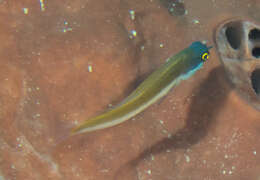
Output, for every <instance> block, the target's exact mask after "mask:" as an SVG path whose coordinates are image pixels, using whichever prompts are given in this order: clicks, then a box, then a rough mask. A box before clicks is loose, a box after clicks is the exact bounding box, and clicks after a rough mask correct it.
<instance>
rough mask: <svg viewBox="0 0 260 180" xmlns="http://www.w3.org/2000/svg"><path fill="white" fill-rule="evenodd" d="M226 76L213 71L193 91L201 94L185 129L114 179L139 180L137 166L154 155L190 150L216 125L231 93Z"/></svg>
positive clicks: (158, 143)
mask: <svg viewBox="0 0 260 180" xmlns="http://www.w3.org/2000/svg"><path fill="white" fill-rule="evenodd" d="M224 74H225V72H224V68H223V67H218V68H215V69H213V70H212V71H211V72H210V74H209V76H208V78H207V79H206V80H205V81H204V82H202V83H201V84H200V85H199V86H198V87H199V88H198V87H195V89H194V91H198V92H197V93H196V96H194V97H193V99H192V101H191V104H190V110H189V112H188V117H187V120H186V125H185V127H183V128H182V129H180V130H179V131H178V132H177V133H175V134H173V135H172V137H171V138H168V137H166V138H164V139H162V140H161V141H159V142H157V143H155V144H154V145H152V146H150V147H148V148H146V149H145V150H144V151H143V152H141V154H139V155H138V156H137V157H136V158H135V159H133V160H131V161H130V162H128V163H127V164H125V165H124V166H122V167H121V168H120V169H119V170H118V171H117V173H116V174H115V179H122V178H123V177H124V178H123V179H127V178H126V177H128V176H131V178H130V179H135V178H136V179H137V172H136V167H137V165H138V164H139V163H140V162H141V161H143V160H144V159H145V158H147V157H150V155H151V154H153V155H155V154H159V153H163V152H165V151H166V150H169V149H171V150H174V149H180V148H181V149H187V148H190V147H191V146H192V145H194V144H196V143H198V142H199V141H200V140H201V139H202V138H203V137H205V136H206V135H207V133H208V130H209V129H210V126H212V125H214V121H215V119H216V116H217V115H218V113H219V111H220V110H221V108H222V107H223V104H224V103H225V100H226V98H227V96H228V94H229V91H230V88H225V87H224V86H223V80H224V81H226V78H225V75H224ZM134 177H135V178H134Z"/></svg>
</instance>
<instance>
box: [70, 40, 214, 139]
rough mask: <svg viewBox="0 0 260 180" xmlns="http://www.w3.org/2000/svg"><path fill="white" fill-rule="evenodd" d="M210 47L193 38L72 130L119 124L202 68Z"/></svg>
mask: <svg viewBox="0 0 260 180" xmlns="http://www.w3.org/2000/svg"><path fill="white" fill-rule="evenodd" d="M210 48H211V47H207V46H206V45H205V44H203V43H201V42H199V41H196V42H193V43H192V44H191V45H190V46H189V47H188V48H186V49H184V50H182V51H180V52H179V53H178V54H176V55H174V56H171V57H170V58H168V59H167V60H166V62H165V63H164V64H162V65H161V66H160V67H159V68H158V69H157V70H155V71H154V72H153V73H152V74H151V75H150V76H149V77H147V79H145V80H144V81H143V82H142V83H141V84H140V85H139V86H138V87H137V88H136V89H135V90H134V91H133V92H132V93H131V94H130V95H129V96H128V97H126V99H124V100H123V101H122V102H121V103H119V104H118V105H117V106H115V107H114V108H113V109H111V110H109V111H107V112H105V113H103V114H100V115H98V116H96V117H93V118H90V119H87V120H86V121H84V122H83V123H82V124H80V125H79V126H77V127H75V128H74V129H72V131H71V134H72V135H74V134H79V133H84V132H90V131H94V130H98V129H104V128H108V127H111V126H115V125H117V124H119V123H122V122H124V121H126V120H128V119H130V118H132V117H133V116H135V115H137V114H138V113H140V112H142V111H143V110H145V109H146V108H147V107H148V106H150V105H151V104H153V103H155V102H156V101H157V100H158V99H160V98H162V97H163V96H165V95H166V94H167V93H168V92H169V91H170V89H171V88H172V87H174V86H176V85H177V84H178V83H179V82H180V81H182V80H185V79H188V78H189V77H191V76H192V75H193V74H194V73H195V72H196V71H197V70H199V69H200V68H201V67H202V65H203V63H204V62H205V61H206V60H207V59H208V58H209V49H210Z"/></svg>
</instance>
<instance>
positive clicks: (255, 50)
mask: <svg viewBox="0 0 260 180" xmlns="http://www.w3.org/2000/svg"><path fill="white" fill-rule="evenodd" d="M252 55H253V56H254V57H256V58H260V47H254V48H253V50H252Z"/></svg>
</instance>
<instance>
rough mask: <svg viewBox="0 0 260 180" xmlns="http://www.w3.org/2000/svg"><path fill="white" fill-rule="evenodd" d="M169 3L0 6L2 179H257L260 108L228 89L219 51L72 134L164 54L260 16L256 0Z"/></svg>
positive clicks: (78, 1) (27, 0) (29, 1)
mask: <svg viewBox="0 0 260 180" xmlns="http://www.w3.org/2000/svg"><path fill="white" fill-rule="evenodd" d="M169 2H170V1H167V2H162V1H158V0H144V1H137V0H133V1H126V0H121V1H119V0H110V1H94V0H88V1H86V0H74V1H68V0H65V1H44V0H39V1H33V0H23V1H16V0H9V1H7V0H0V13H1V16H0V27H1V28H0V40H1V41H0V42H1V43H0V72H1V73H0V84H1V87H0V179H1V180H2V179H6V180H14V179H16V180H24V179H27V180H30V179H32V180H34V179H37V180H45V179H50V180H52V179H55V180H57V179H62V180H64V179H68V180H72V179H73V180H74V179H75V180H76V179H80V180H82V179H86V180H103V179H104V180H110V179H111V180H112V179H113V180H114V179H120V180H122V179H125V180H135V179H136V180H138V179H139V180H141V179H142V180H148V179H161V180H167V179H174V180H175V179H176V180H189V179H192V180H197V179H198V180H201V179H203V180H210V179H212V180H217V179H221V180H226V179H228V180H237V179H256V180H257V179H259V178H260V174H259V172H260V165H259V163H260V156H259V154H260V141H259V139H260V133H259V130H260V113H259V112H258V111H256V110H255V109H253V108H252V107H251V106H250V105H248V104H247V103H245V102H244V101H243V99H241V98H240V97H239V96H238V95H237V93H236V92H235V91H234V90H233V88H232V85H230V82H229V81H228V80H227V78H226V75H225V72H224V69H223V67H222V66H221V64H220V62H219V59H218V56H217V55H216V52H215V50H214V49H213V50H211V57H210V60H209V61H208V62H207V63H206V64H205V65H204V67H203V68H202V69H201V70H200V71H199V72H197V73H196V74H195V75H194V76H193V77H192V78H190V79H188V80H187V81H185V82H182V83H181V84H180V85H179V86H178V87H176V88H175V89H174V90H173V91H171V92H170V93H169V94H168V95H167V97H166V98H164V99H163V100H162V101H160V102H158V103H156V104H155V105H153V106H151V107H149V108H148V109H147V110H146V111H145V112H143V113H141V114H139V115H137V116H136V117H135V118H133V119H132V120H129V121H127V122H125V123H123V124H120V125H118V126H116V127H112V128H109V129H105V130H101V131H97V132H93V133H89V134H81V135H77V136H74V137H69V136H68V132H69V130H70V129H71V128H72V127H74V126H76V125H77V124H78V123H80V122H82V121H84V120H85V119H87V118H89V117H92V116H95V115H97V114H99V113H101V112H102V111H104V110H105V109H107V108H108V107H109V106H111V104H112V105H115V104H116V103H117V102H120V100H122V99H123V98H124V97H125V96H127V95H128V94H129V93H130V92H131V91H132V90H133V89H134V88H135V87H136V86H137V85H138V83H140V82H141V81H142V80H143V79H144V78H145V77H147V75H148V74H149V73H151V72H152V71H153V70H154V69H156V68H157V67H158V66H159V65H160V64H162V63H163V62H164V61H165V59H166V58H167V57H169V56H170V55H172V54H175V53H177V52H178V51H180V50H182V49H183V48H185V47H187V46H188V45H189V44H190V43H191V42H193V41H197V40H200V41H202V40H207V41H208V44H214V43H213V41H214V40H213V34H214V31H215V29H216V27H217V26H218V24H219V23H221V22H222V21H224V20H226V19H228V18H232V17H245V18H252V19H254V20H256V21H257V19H258V20H259V19H260V13H259V12H260V2H259V1H257V0H256V1H249V0H244V1H235V0H222V1H215V0H212V1H209V0H197V1H184V2H182V1H172V2H173V3H178V6H177V8H178V7H179V8H185V9H176V8H175V9H174V8H173V10H172V9H169V7H167V5H169ZM180 3H184V4H180ZM171 7H175V6H174V5H171ZM130 10H133V11H134V12H135V13H134V17H133V16H131V14H130V13H129V11H130ZM174 10H176V11H177V12H179V13H169V12H171V11H174ZM183 12H184V13H183ZM134 32H136V34H135V33H134Z"/></svg>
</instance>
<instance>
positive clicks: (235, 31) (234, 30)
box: [226, 26, 241, 49]
mask: <svg viewBox="0 0 260 180" xmlns="http://www.w3.org/2000/svg"><path fill="white" fill-rule="evenodd" d="M240 32H241V31H240V28H238V27H235V26H229V27H227V29H226V37H227V40H228V42H229V44H230V46H231V47H232V48H233V49H238V48H239V46H240V44H241V33H240Z"/></svg>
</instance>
